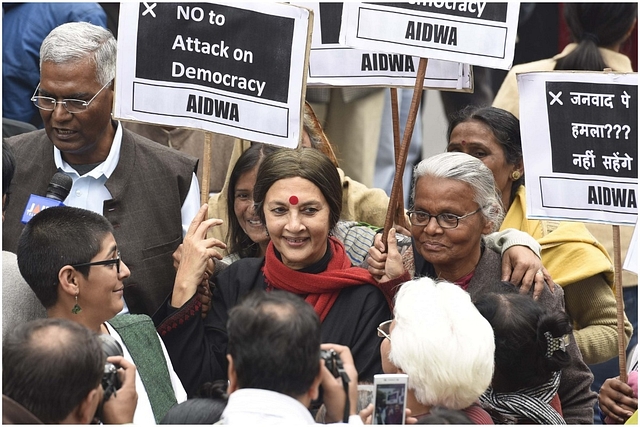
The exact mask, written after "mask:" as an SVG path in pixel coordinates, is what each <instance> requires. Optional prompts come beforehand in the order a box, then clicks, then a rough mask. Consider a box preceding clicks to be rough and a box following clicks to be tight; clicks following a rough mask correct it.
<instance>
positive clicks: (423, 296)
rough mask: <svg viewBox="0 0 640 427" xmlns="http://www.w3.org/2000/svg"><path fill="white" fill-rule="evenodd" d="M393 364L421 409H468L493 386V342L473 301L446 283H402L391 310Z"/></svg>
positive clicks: (490, 333)
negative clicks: (403, 376) (423, 406)
mask: <svg viewBox="0 0 640 427" xmlns="http://www.w3.org/2000/svg"><path fill="white" fill-rule="evenodd" d="M393 312H394V316H395V326H394V328H393V330H392V331H391V335H390V336H391V349H390V352H389V360H390V362H391V363H392V364H393V365H394V366H396V367H397V368H399V369H401V370H402V372H404V373H406V374H407V375H409V384H408V385H409V389H410V390H413V393H414V395H415V397H416V399H417V400H418V402H420V403H421V404H423V405H429V406H443V407H445V408H449V409H464V408H467V407H468V406H470V405H471V404H473V403H474V402H475V401H476V400H477V399H478V397H479V396H480V395H481V394H482V393H483V392H484V391H485V390H486V389H487V387H489V384H490V383H491V378H492V376H493V356H494V351H495V342H494V337H493V329H492V328H491V325H490V324H489V322H488V321H487V320H486V319H485V318H484V317H482V315H481V314H480V313H479V312H478V310H477V309H476V308H475V306H474V305H473V303H472V302H471V297H470V296H469V294H468V293H467V292H465V291H464V290H462V289H461V288H460V287H458V286H456V285H454V284H453V283H450V282H447V281H438V282H436V281H434V280H432V279H430V278H428V277H422V278H419V279H415V280H412V281H409V282H406V283H405V284H403V285H402V286H401V288H400V291H399V292H398V294H397V295H396V304H395V308H394V310H393Z"/></svg>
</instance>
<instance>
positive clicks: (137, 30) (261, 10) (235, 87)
mask: <svg viewBox="0 0 640 427" xmlns="http://www.w3.org/2000/svg"><path fill="white" fill-rule="evenodd" d="M311 16H312V15H311V13H310V11H309V10H307V9H304V8H301V7H297V6H291V5H286V4H280V3H233V4H232V5H231V4H217V3H151V2H144V3H128V2H124V3H122V5H121V7H120V25H119V32H118V64H117V77H116V101H115V107H114V116H115V117H117V118H119V119H123V120H136V121H142V122H148V123H155V124H159V125H165V126H174V127H189V128H194V129H202V130H205V131H210V132H217V133H223V134H227V135H231V136H235V137H238V138H243V139H249V140H252V141H260V142H267V143H271V144H276V145H282V146H287V147H295V146H297V144H298V140H299V138H300V130H301V123H300V116H301V108H302V103H303V101H304V99H303V97H302V96H301V95H302V93H303V87H304V82H305V79H306V69H307V68H306V64H307V61H308V52H309V39H310V31H311Z"/></svg>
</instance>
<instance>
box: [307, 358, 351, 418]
mask: <svg viewBox="0 0 640 427" xmlns="http://www.w3.org/2000/svg"><path fill="white" fill-rule="evenodd" d="M320 359H322V360H324V366H326V367H327V369H328V370H329V372H331V375H333V376H334V378H338V377H342V381H343V383H344V385H345V391H346V387H348V383H349V375H347V372H346V371H345V370H344V365H343V364H342V359H340V356H339V355H338V353H336V351H335V350H333V349H331V350H320ZM323 394H324V393H323V390H322V384H321V385H320V387H319V389H318V398H317V399H316V400H314V401H312V402H311V409H312V410H317V409H318V408H319V407H320V406H321V405H322V403H323Z"/></svg>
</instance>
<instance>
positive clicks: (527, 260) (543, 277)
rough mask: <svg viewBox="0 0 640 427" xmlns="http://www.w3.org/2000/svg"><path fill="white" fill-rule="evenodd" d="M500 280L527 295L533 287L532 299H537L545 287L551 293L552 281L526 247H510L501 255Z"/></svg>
mask: <svg viewBox="0 0 640 427" xmlns="http://www.w3.org/2000/svg"><path fill="white" fill-rule="evenodd" d="M502 280H504V281H507V282H511V283H513V284H514V285H516V286H519V287H520V292H521V293H525V294H526V293H528V292H529V291H530V290H531V288H532V287H533V299H536V300H537V299H538V298H539V297H540V295H541V294H542V291H543V290H544V287H545V286H548V287H549V290H550V291H551V292H553V285H554V283H553V280H552V278H551V275H550V274H549V272H548V271H547V269H546V268H544V266H543V265H542V261H541V260H540V258H538V256H537V255H536V254H535V253H534V252H532V251H531V249H529V248H528V247H526V246H519V245H516V246H511V247H510V248H509V249H507V250H506V251H505V252H504V254H503V255H502Z"/></svg>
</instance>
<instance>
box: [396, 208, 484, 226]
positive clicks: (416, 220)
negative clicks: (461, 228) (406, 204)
mask: <svg viewBox="0 0 640 427" xmlns="http://www.w3.org/2000/svg"><path fill="white" fill-rule="evenodd" d="M480 209H482V208H478V209H476V210H475V211H473V212H469V213H468V214H465V215H462V216H458V215H454V214H452V213H441V214H439V215H431V214H430V213H428V212H424V211H407V215H408V216H409V222H411V225H414V226H416V227H426V226H427V224H429V221H431V218H435V219H436V222H437V223H438V225H439V226H440V228H445V229H451V228H456V227H457V226H458V223H459V222H460V220H461V219H465V218H466V217H468V216H471V215H473V214H476V213H478V212H480Z"/></svg>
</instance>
